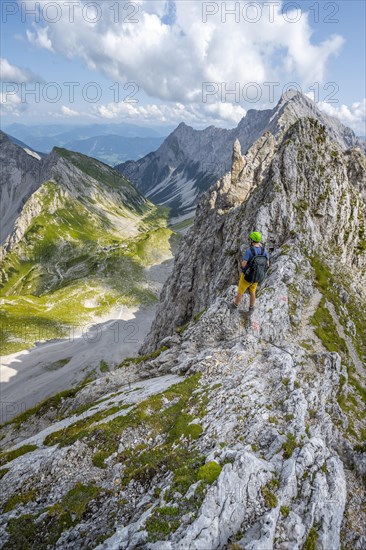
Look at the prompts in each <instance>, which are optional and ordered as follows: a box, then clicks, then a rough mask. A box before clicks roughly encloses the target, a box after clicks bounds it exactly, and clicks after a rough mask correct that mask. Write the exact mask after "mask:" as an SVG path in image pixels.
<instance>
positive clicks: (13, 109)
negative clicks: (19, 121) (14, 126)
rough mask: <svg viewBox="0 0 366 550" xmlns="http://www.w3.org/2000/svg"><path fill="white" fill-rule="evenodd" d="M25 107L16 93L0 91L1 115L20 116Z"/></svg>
mask: <svg viewBox="0 0 366 550" xmlns="http://www.w3.org/2000/svg"><path fill="white" fill-rule="evenodd" d="M25 109H26V105H25V104H24V103H22V100H21V98H20V97H19V95H18V94H16V93H12V94H9V93H3V92H0V111H1V113H2V114H3V115H13V116H20V114H21V112H22V111H24V110H25Z"/></svg>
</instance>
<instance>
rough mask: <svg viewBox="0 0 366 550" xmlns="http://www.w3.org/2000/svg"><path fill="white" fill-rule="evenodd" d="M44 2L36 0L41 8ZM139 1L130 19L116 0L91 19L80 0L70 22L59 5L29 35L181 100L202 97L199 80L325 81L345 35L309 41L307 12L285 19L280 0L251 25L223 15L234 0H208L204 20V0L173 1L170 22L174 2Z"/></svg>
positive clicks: (112, 74)
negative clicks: (55, 16) (53, 16)
mask: <svg viewBox="0 0 366 550" xmlns="http://www.w3.org/2000/svg"><path fill="white" fill-rule="evenodd" d="M46 3H47V0H40V2H39V4H40V7H41V8H42V7H43V6H45V4H46ZM133 4H134V5H135V4H136V2H134V3H133ZM137 4H138V6H139V12H138V13H137V14H135V15H131V17H130V18H133V17H134V18H135V19H138V22H136V23H129V22H128V21H127V19H128V18H129V17H128V14H129V12H128V11H126V10H125V11H124V10H123V3H117V2H114V3H111V2H103V3H101V4H100V6H101V8H100V9H101V16H100V17H99V20H98V21H97V22H96V23H91V22H90V21H87V17H86V13H87V12H85V10H84V11H83V7H84V8H85V6H84V4H83V2H79V3H78V7H75V10H74V15H75V19H74V22H73V23H71V22H70V19H69V16H68V13H67V11H66V10H64V11H63V16H62V17H61V19H60V20H59V21H57V22H53V23H52V24H51V23H49V24H47V21H46V22H44V24H43V26H35V28H34V32H31V31H27V36H28V39H29V41H30V42H31V43H32V44H35V45H37V46H39V47H43V48H46V49H48V50H51V51H55V52H57V53H61V54H63V55H65V56H67V57H69V58H74V57H79V58H81V59H83V60H84V61H85V63H86V64H87V66H88V67H89V68H90V69H94V70H98V71H100V72H101V73H103V74H104V75H106V76H107V77H108V78H110V79H113V80H115V81H118V82H120V83H126V82H128V81H133V82H136V83H137V84H138V85H139V87H140V89H141V90H143V91H144V92H145V93H146V94H147V95H148V96H150V97H151V98H156V99H159V100H161V101H169V102H174V103H183V104H186V103H190V102H193V103H197V104H198V103H201V102H202V92H201V90H202V83H203V82H219V83H221V82H226V83H235V82H239V83H240V84H241V86H244V84H246V83H248V82H256V83H258V84H263V83H264V82H266V81H267V82H268V81H270V82H281V83H282V84H284V83H286V82H289V81H293V80H297V81H298V83H299V84H300V85H301V86H303V87H305V86H309V85H311V84H312V83H314V82H323V81H324V79H325V77H326V67H327V63H328V60H329V58H330V57H331V56H333V55H337V54H338V53H339V52H340V50H341V47H342V44H343V42H344V41H343V38H342V37H341V36H338V35H332V36H329V37H328V38H327V39H326V40H324V41H323V42H321V43H320V44H318V45H314V44H313V43H312V40H311V39H312V31H311V28H310V25H309V21H308V17H307V13H306V12H303V13H302V14H301V17H300V19H299V20H298V21H297V22H296V23H291V22H289V21H286V20H285V18H284V16H283V14H282V5H281V3H280V2H276V3H274V4H273V14H274V19H273V21H271V20H270V10H269V8H268V6H267V8H266V7H265V6H263V7H262V15H261V17H260V19H259V20H258V21H257V22H256V23H255V24H253V23H252V22H250V21H248V20H245V18H244V15H243V14H242V12H241V13H240V14H239V21H238V22H236V21H235V18H234V17H233V16H227V20H226V22H222V16H223V14H222V13H220V10H221V8H222V6H223V5H225V6H226V7H227V8H228V7H229V4H232V5H233V6H234V5H235V3H234V2H232V3H228V2H226V3H219V2H217V3H213V4H215V5H216V6H217V7H218V10H219V12H218V13H217V14H215V15H213V16H208V17H207V22H206V23H204V22H203V21H202V9H203V8H202V2H199V1H196V2H190V3H189V9H187V4H186V3H185V2H175V14H174V16H171V14H170V22H171V24H167V23H166V19H165V18H164V15H166V9H167V6H168V5H170V6H172V2H170V3H168V2H156V1H154V0H153V1H152V0H140V1H139V2H137ZM206 4H207V3H206ZM236 4H238V5H239V6H241V7H242V6H243V3H239V2H237V3H236ZM118 5H119V6H120V7H121V9H120V11H119V14H118V13H116V9H117V7H118ZM258 5H259V3H258ZM112 6H115V8H113V9H111V7H112ZM41 12H42V9H41ZM248 13H249V12H248ZM287 15H288V16H290V15H291V14H290V13H288V14H287ZM89 17H90V13H89ZM114 18H116V21H115V20H114ZM288 18H289V17H288ZM231 101H232V100H231ZM263 101H265V99H264V98H263ZM223 112H224V113H225V112H227V108H226V107H225V108H223Z"/></svg>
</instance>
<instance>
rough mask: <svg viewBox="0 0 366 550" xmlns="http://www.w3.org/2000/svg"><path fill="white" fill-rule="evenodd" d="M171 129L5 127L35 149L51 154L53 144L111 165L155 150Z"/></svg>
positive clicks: (53, 125)
mask: <svg viewBox="0 0 366 550" xmlns="http://www.w3.org/2000/svg"><path fill="white" fill-rule="evenodd" d="M172 129H173V128H161V127H144V126H138V125H134V124H128V123H121V124H89V125H80V124H79V125H77V124H74V125H72V124H67V125H65V124H52V125H34V126H26V125H24V124H18V123H15V124H10V125H9V126H6V127H5V128H4V130H5V132H6V133H7V134H8V135H9V136H10V138H11V139H13V141H14V143H17V142H18V141H19V140H20V141H21V142H23V143H26V144H27V145H28V146H29V147H31V148H32V149H34V150H36V151H40V152H42V153H49V152H50V151H51V150H52V148H53V147H65V148H66V149H71V150H73V151H76V152H78V153H83V154H86V155H89V156H92V157H94V158H96V159H98V160H101V161H102V162H105V163H107V164H109V165H111V166H114V165H115V164H118V163H121V162H125V161H127V160H137V159H139V158H141V157H143V156H144V155H146V154H147V153H150V152H151V151H155V150H156V149H157V148H158V147H159V146H160V145H161V143H162V142H163V141H164V138H165V137H166V136H167V135H168V133H169V132H170V131H171V130H172ZM18 144H19V143H18Z"/></svg>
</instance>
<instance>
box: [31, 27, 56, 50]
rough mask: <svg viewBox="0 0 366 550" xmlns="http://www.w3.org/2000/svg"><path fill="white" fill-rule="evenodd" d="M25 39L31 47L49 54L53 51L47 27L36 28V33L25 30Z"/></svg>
mask: <svg viewBox="0 0 366 550" xmlns="http://www.w3.org/2000/svg"><path fill="white" fill-rule="evenodd" d="M27 38H28V40H29V42H30V43H31V44H33V46H37V47H38V48H44V49H46V50H49V51H51V52H53V51H54V49H53V47H52V42H51V39H50V38H49V36H48V27H37V29H36V32H31V31H30V30H28V29H27Z"/></svg>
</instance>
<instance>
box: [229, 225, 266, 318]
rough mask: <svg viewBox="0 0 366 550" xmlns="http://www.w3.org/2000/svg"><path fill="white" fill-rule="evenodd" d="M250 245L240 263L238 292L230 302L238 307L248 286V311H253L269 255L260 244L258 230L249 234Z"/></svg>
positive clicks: (260, 239) (260, 236)
mask: <svg viewBox="0 0 366 550" xmlns="http://www.w3.org/2000/svg"><path fill="white" fill-rule="evenodd" d="M249 240H250V247H249V248H247V249H246V251H245V253H244V256H243V260H242V263H241V267H242V273H241V275H240V279H239V286H238V293H237V295H236V297H235V300H234V301H233V302H231V305H232V307H233V308H235V309H237V308H238V307H239V304H240V301H241V299H242V297H243V294H244V293H245V292H246V290H247V289H248V288H249V293H250V305H249V311H253V309H254V304H255V300H256V294H255V293H256V290H257V286H258V283H261V282H263V281H264V278H265V276H266V272H267V269H268V267H269V256H268V252H267V250H266V249H265V245H262V244H261V242H262V235H261V233H259V231H253V233H251V234H250V235H249Z"/></svg>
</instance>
